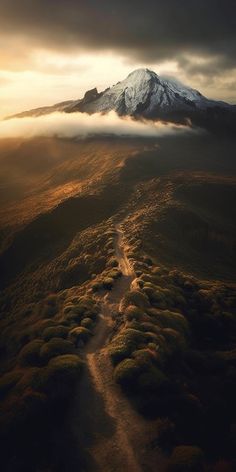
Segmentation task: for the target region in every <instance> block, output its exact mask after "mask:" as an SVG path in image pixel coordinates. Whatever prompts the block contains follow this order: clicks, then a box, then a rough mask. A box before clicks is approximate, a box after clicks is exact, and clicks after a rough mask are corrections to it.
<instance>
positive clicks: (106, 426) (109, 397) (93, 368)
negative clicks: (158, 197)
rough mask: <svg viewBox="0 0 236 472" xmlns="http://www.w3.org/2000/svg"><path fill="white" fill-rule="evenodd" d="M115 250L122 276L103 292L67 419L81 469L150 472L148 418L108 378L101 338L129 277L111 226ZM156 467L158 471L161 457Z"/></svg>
mask: <svg viewBox="0 0 236 472" xmlns="http://www.w3.org/2000/svg"><path fill="white" fill-rule="evenodd" d="M116 232H117V236H116V238H115V254H116V257H117V260H118V262H119V267H120V270H121V271H122V274H123V275H122V277H121V278H120V279H119V280H118V281H117V282H116V284H115V286H114V288H113V290H112V291H111V292H109V293H108V294H107V295H105V296H104V298H103V301H102V309H101V316H100V320H99V322H98V324H97V328H96V331H95V335H94V336H93V338H92V340H91V341H90V343H89V344H88V345H87V346H86V349H85V357H86V361H87V362H86V364H87V367H86V370H85V372H84V375H83V378H82V379H81V382H80V384H79V386H78V393H77V396H76V399H75V403H74V404H73V405H72V408H71V415H70V421H71V422H72V425H73V435H74V437H75V438H76V441H77V443H78V448H79V450H80V451H83V452H84V456H83V457H82V463H83V466H82V471H83V472H126V471H127V472H144V471H145V472H152V471H153V472H154V471H155V472H156V471H157V467H156V465H157V464H156V459H157V452H156V451H152V450H150V448H146V445H149V444H150V442H151V440H152V439H153V437H154V433H153V431H155V428H154V427H153V426H154V424H153V423H151V422H147V421H145V420H144V419H143V418H142V417H141V416H139V415H138V414H137V413H136V412H135V411H134V410H133V409H132V408H131V406H130V404H129V402H128V400H127V399H126V398H125V396H124V395H123V394H122V392H121V391H120V389H119V388H118V387H117V385H116V384H115V383H114V381H113V367H112V365H111V363H110V360H109V357H108V355H107V352H106V349H105V344H106V341H107V339H108V337H109V335H110V333H111V331H112V328H113V325H114V321H113V320H114V318H115V317H117V316H119V306H120V301H121V299H122V297H123V296H124V294H125V292H126V291H127V290H128V289H129V287H130V286H131V283H132V281H133V280H134V278H135V274H134V272H133V269H132V266H131V264H130V262H129V260H128V258H127V256H126V251H125V249H126V248H125V245H124V241H123V231H122V227H121V226H120V225H117V226H116ZM159 465H160V467H158V471H159V472H161V471H162V470H163V468H162V467H161V461H160V463H159Z"/></svg>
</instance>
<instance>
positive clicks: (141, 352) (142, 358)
mask: <svg viewBox="0 0 236 472" xmlns="http://www.w3.org/2000/svg"><path fill="white" fill-rule="evenodd" d="M132 356H133V357H134V359H135V360H136V362H137V364H138V365H140V366H146V367H148V366H151V365H152V362H153V361H155V360H156V358H155V354H154V352H153V351H152V350H151V349H148V348H145V349H144V348H143V349H138V350H137V351H134V352H133V354H132Z"/></svg>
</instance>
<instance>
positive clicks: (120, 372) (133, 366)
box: [114, 359, 139, 388]
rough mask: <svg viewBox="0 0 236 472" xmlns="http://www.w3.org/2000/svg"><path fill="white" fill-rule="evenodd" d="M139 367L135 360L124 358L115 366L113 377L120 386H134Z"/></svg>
mask: <svg viewBox="0 0 236 472" xmlns="http://www.w3.org/2000/svg"><path fill="white" fill-rule="evenodd" d="M138 373H139V367H138V365H137V363H136V362H135V360H133V359H125V360H123V361H122V362H120V364H118V366H117V367H116V368H115V371H114V379H115V381H116V382H117V383H118V384H119V385H121V386H122V387H124V388H125V387H131V386H134V382H135V381H136V379H137V375H138Z"/></svg>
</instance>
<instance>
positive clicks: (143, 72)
mask: <svg viewBox="0 0 236 472" xmlns="http://www.w3.org/2000/svg"><path fill="white" fill-rule="evenodd" d="M138 77H157V78H158V75H157V74H156V72H154V71H152V70H150V69H147V68H146V67H145V68H139V69H135V70H133V71H132V72H130V74H129V75H128V77H127V78H138Z"/></svg>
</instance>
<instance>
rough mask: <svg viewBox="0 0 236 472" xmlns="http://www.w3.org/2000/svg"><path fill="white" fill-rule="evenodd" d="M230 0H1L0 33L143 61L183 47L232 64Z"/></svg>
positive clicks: (235, 31)
mask: <svg viewBox="0 0 236 472" xmlns="http://www.w3.org/2000/svg"><path fill="white" fill-rule="evenodd" d="M235 15H236V6H235V0H226V1H222V0H179V1H176V0H149V1H148V2H144V1H143V0H129V1H128V2H127V1H124V0H120V1H119V2H118V1H117V0H103V1H102V2H98V1H97V0H86V1H85V0H84V1H83V0H51V1H50V2H49V1H48V0H33V1H32V0H21V1H20V2H19V1H17V0H1V3H0V27H1V34H2V35H4V34H5V35H7V34H9V35H10V36H11V37H14V35H15V36H18V37H20V38H21V39H22V40H23V39H25V40H28V39H30V40H31V43H32V44H33V43H35V44H38V45H44V46H45V45H46V46H48V47H53V48H56V49H57V50H58V49H60V50H62V49H66V48H73V47H76V48H78V47H80V48H81V49H86V48H88V49H91V50H97V49H112V50H116V51H119V52H120V51H121V52H122V53H124V52H125V53H127V54H128V55H131V56H132V57H133V58H136V59H137V58H139V59H140V58H141V59H142V60H143V61H144V62H150V59H152V60H153V61H156V60H159V59H163V58H164V59H171V58H173V57H176V56H180V57H181V56H182V55H183V54H185V53H193V52H194V53H197V54H200V55H211V56H212V55H213V56H215V58H217V60H218V64H220V63H221V62H222V64H224V66H227V67H232V66H235V64H236V28H235Z"/></svg>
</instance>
